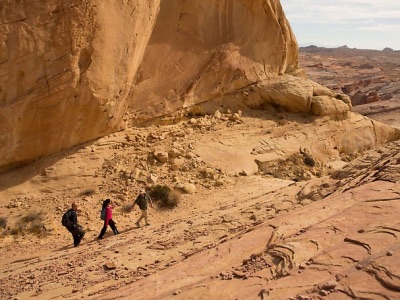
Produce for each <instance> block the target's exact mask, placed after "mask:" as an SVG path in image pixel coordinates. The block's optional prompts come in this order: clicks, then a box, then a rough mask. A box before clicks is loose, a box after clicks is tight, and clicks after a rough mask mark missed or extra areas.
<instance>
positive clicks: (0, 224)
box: [0, 217, 7, 229]
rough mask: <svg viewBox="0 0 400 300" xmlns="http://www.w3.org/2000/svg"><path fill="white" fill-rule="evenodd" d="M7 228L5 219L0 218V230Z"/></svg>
mask: <svg viewBox="0 0 400 300" xmlns="http://www.w3.org/2000/svg"><path fill="white" fill-rule="evenodd" d="M6 226H7V218H6V217H0V228H3V229H4V228H6Z"/></svg>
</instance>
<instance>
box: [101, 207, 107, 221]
mask: <svg viewBox="0 0 400 300" xmlns="http://www.w3.org/2000/svg"><path fill="white" fill-rule="evenodd" d="M105 218H106V208H103V209H102V210H101V212H100V219H102V220H104V219H105Z"/></svg>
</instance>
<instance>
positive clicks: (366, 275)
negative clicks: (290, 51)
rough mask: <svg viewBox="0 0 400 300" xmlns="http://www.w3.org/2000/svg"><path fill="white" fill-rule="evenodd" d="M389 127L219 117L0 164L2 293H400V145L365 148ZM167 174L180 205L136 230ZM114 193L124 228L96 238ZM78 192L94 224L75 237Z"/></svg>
mask: <svg viewBox="0 0 400 300" xmlns="http://www.w3.org/2000/svg"><path fill="white" fill-rule="evenodd" d="M374 124H375V125H374ZM338 128H339V130H338ZM349 128H358V129H357V131H353V132H354V134H353V132H352V131H349V130H348V129H349ZM380 128H381V129H380ZM382 128H384V125H383V124H382V125H379V126H378V123H377V122H374V121H371V120H369V119H367V118H365V117H362V116H360V115H357V114H350V115H349V116H348V118H346V119H345V120H342V119H332V118H330V117H319V118H317V119H316V120H315V117H312V116H308V115H299V114H288V113H282V112H277V113H271V112H268V111H265V110H257V111H256V110H253V111H247V112H246V114H243V115H241V116H239V115H238V114H237V113H229V114H225V113H219V114H218V113H216V114H214V115H212V116H211V115H207V116H204V117H200V118H193V119H190V120H187V121H185V122H180V123H178V124H175V125H164V126H150V127H146V128H127V130H125V131H124V132H118V133H115V134H111V135H109V136H106V137H104V138H101V139H98V140H97V141H95V142H91V143H88V144H86V145H85V146H84V147H82V148H73V149H71V150H68V151H66V152H63V153H60V154H57V155H53V156H50V157H48V158H45V159H41V160H38V161H36V162H35V163H32V164H30V165H28V166H25V167H23V168H18V169H15V170H14V171H11V172H8V173H5V174H2V175H0V186H1V187H2V189H1V191H0V195H1V197H0V199H1V200H0V209H1V216H2V218H1V224H3V225H2V227H1V228H2V229H1V237H0V242H1V245H2V249H3V251H2V252H1V256H0V258H1V260H2V262H3V263H2V267H1V275H0V298H2V299H15V298H18V299H32V298H33V299H65V298H69V299H82V298H84V299H116V298H118V299H120V298H123V299H130V298H131V297H132V296H133V295H134V297H135V298H139V299H170V298H171V299H191V298H193V297H200V298H203V299H221V298H225V299H236V298H239V299H319V298H321V297H322V298H324V299H360V298H372V299H375V296H376V295H379V296H377V297H382V298H383V299H397V298H398V297H399V293H398V289H399V288H398V287H399V283H398V277H399V276H400V275H399V270H398V269H396V268H397V267H396V264H395V263H394V262H395V261H396V260H397V259H398V254H399V253H400V252H399V249H398V245H397V235H398V232H399V230H400V228H399V224H398V211H399V206H398V203H399V201H398V198H399V193H400V189H399V186H398V180H399V178H398V173H399V170H398V167H399V162H400V157H399V153H400V152H399V149H400V148H399V147H400V145H399V143H398V142H392V143H389V144H386V145H385V146H382V145H381V143H379V144H376V145H374V147H379V148H378V149H377V150H373V151H371V150H367V149H369V148H370V147H371V145H370V143H374V142H376V141H375V140H374V139H373V138H372V137H373V132H379V131H381V130H382ZM394 132H395V131H394ZM362 137H364V138H365V139H363V138H362ZM368 137H371V139H368ZM364 140H365V144H364V146H365V147H363V146H362V145H363V144H362V142H363V141H364ZM351 145H353V147H350V146H351ZM355 145H357V146H358V147H360V148H359V149H358V150H357V151H355V150H354V149H356V148H354V147H355ZM347 147H350V148H347ZM346 149H352V151H351V152H346V151H345V150H346ZM157 184H160V185H163V186H168V187H170V188H172V189H174V191H175V192H176V193H179V194H180V202H179V204H178V206H177V207H175V208H172V209H171V208H170V209H165V208H162V207H159V206H157V208H156V209H154V210H150V222H151V226H148V227H143V228H136V227H135V225H134V222H135V221H136V220H137V218H138V216H139V213H138V211H137V210H134V211H132V210H131V205H132V202H133V200H134V199H135V197H136V195H137V194H138V192H139V190H140V189H142V188H143V187H146V186H148V187H151V186H154V185H157ZM106 197H109V198H111V199H112V201H113V204H114V206H115V208H114V219H115V220H116V221H117V226H118V229H119V231H120V234H119V235H117V236H112V235H111V231H110V230H109V231H108V232H107V233H106V236H105V239H103V240H101V241H98V240H96V237H97V235H98V233H99V232H100V229H101V227H102V221H101V220H100V219H99V210H100V205H101V202H102V200H104V199H105V198H106ZM72 201H75V202H76V203H77V204H78V205H79V207H80V213H79V221H80V223H81V224H82V225H83V227H84V229H85V230H86V231H87V232H86V236H85V238H84V240H83V242H82V244H81V245H80V246H79V247H77V248H74V247H72V238H71V235H70V234H69V233H68V232H67V231H66V230H65V228H63V227H62V226H61V222H60V219H61V215H62V213H63V212H64V211H65V210H66V209H67V208H68V207H69V205H70V204H71V202H72ZM267 296H268V297H267ZM257 297H258V298H257ZM378 299H379V298H378Z"/></svg>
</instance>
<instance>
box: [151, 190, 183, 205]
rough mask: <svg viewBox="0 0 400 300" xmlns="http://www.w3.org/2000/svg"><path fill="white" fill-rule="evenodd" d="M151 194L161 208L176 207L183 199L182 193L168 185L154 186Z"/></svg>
mask: <svg viewBox="0 0 400 300" xmlns="http://www.w3.org/2000/svg"><path fill="white" fill-rule="evenodd" d="M149 195H150V197H151V198H152V199H153V200H154V201H155V202H156V203H157V204H158V205H159V206H160V207H161V208H174V207H176V206H178V204H179V202H180V200H181V194H180V193H179V192H178V191H175V190H172V189H171V188H170V187H168V186H166V185H155V186H153V187H152V188H151V189H150V192H149Z"/></svg>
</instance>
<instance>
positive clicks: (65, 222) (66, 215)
mask: <svg viewBox="0 0 400 300" xmlns="http://www.w3.org/2000/svg"><path fill="white" fill-rule="evenodd" d="M70 216H71V210H68V211H66V212H65V213H64V214H63V216H62V219H61V224H62V225H63V226H64V227H72V225H73V224H72V222H71V221H70V219H69V217H70Z"/></svg>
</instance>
